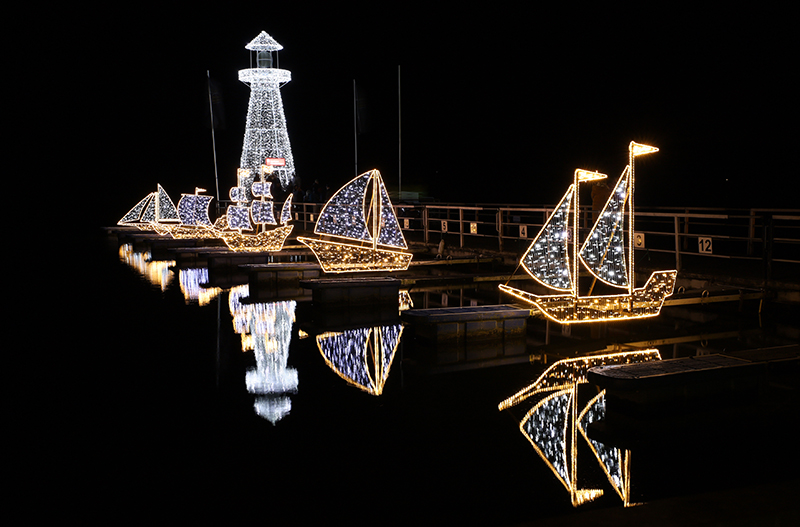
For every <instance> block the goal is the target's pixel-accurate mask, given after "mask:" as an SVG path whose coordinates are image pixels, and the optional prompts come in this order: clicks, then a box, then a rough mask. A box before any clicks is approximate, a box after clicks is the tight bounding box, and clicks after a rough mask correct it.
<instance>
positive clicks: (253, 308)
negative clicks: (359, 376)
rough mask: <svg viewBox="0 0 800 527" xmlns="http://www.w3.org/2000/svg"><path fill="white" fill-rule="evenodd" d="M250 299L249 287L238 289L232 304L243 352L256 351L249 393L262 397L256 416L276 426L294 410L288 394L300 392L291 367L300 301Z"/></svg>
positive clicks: (247, 375)
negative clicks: (254, 301) (291, 351)
mask: <svg viewBox="0 0 800 527" xmlns="http://www.w3.org/2000/svg"><path fill="white" fill-rule="evenodd" d="M248 296H249V286H247V285H242V286H237V287H234V288H232V289H231V291H230V292H229V295H228V305H229V308H230V312H231V315H232V316H233V327H234V331H236V333H238V334H239V335H241V337H242V349H243V350H244V351H248V350H250V349H252V350H253V354H254V357H255V360H256V367H255V368H251V369H249V370H247V372H246V373H245V385H246V386H247V391H248V392H250V393H252V394H255V395H257V396H259V397H257V398H256V401H255V403H254V408H255V411H256V413H257V414H258V415H260V416H261V417H264V418H265V419H267V420H269V421H270V422H271V423H272V424H275V423H276V422H277V421H278V420H280V419H282V418H283V417H285V416H286V415H287V414H288V413H289V411H290V410H291V406H292V405H291V400H290V399H289V397H288V396H286V395H285V394H287V393H294V392H296V391H297V386H298V376H297V370H296V369H294V368H290V367H288V366H287V361H288V358H289V343H290V341H291V338H292V325H293V324H294V321H295V308H296V306H297V302H295V301H294V300H288V301H282V302H269V303H253V304H250V303H247V302H246V298H247V297H248Z"/></svg>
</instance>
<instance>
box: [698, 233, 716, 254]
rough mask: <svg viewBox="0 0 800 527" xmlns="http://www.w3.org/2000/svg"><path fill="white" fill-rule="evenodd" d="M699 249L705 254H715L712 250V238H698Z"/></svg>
mask: <svg viewBox="0 0 800 527" xmlns="http://www.w3.org/2000/svg"><path fill="white" fill-rule="evenodd" d="M697 251H698V252H700V253H705V254H713V252H712V250H711V238H699V237H698V238H697Z"/></svg>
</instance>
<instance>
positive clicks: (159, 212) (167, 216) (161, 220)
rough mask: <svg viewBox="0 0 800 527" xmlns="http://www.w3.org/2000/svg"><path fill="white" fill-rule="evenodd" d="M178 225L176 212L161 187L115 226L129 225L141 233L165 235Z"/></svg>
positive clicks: (178, 220)
mask: <svg viewBox="0 0 800 527" xmlns="http://www.w3.org/2000/svg"><path fill="white" fill-rule="evenodd" d="M178 223H180V218H179V217H178V210H177V209H176V208H175V204H174V203H173V202H172V199H170V197H169V195H168V194H167V192H166V191H165V190H164V188H163V187H162V186H161V185H158V188H157V189H156V191H155V192H151V193H150V194H148V195H147V196H145V197H144V199H142V200H141V201H140V202H139V203H137V204H136V205H134V207H133V208H132V209H131V210H129V211H128V213H127V214H125V216H123V217H122V218H121V219H120V220H119V221H118V222H117V225H130V226H134V227H138V228H139V230H143V231H155V232H157V233H158V234H161V235H166V234H169V232H170V231H171V230H172V229H173V228H174V227H175V226H176V225H178Z"/></svg>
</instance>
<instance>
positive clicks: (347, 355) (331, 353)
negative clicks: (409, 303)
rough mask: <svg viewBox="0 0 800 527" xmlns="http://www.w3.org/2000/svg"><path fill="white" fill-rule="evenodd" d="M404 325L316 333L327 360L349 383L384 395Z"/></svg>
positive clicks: (369, 391)
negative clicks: (384, 387)
mask: <svg viewBox="0 0 800 527" xmlns="http://www.w3.org/2000/svg"><path fill="white" fill-rule="evenodd" d="M402 334H403V325H402V324H393V325H390V326H376V327H368V328H357V329H349V330H346V331H341V332H326V333H322V334H320V335H317V339H316V341H317V347H318V348H319V351H320V353H321V354H322V357H323V358H324V359H325V363H326V364H327V365H328V366H329V367H330V368H331V369H332V370H333V371H334V372H336V374H337V375H339V376H340V377H341V378H342V379H344V380H346V381H347V382H348V383H349V384H351V385H353V386H356V387H358V388H360V389H361V390H364V391H365V392H367V393H369V394H371V395H381V393H383V386H384V384H385V383H386V379H387V378H388V377H389V369H390V368H391V366H392V361H393V360H394V356H395V352H396V351H397V346H398V345H399V344H400V337H401V335H402Z"/></svg>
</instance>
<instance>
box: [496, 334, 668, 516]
mask: <svg viewBox="0 0 800 527" xmlns="http://www.w3.org/2000/svg"><path fill="white" fill-rule="evenodd" d="M656 360H661V356H660V355H659V352H658V350H656V349H646V350H638V351H626V352H617V353H609V354H604V355H594V356H590V357H577V358H572V359H564V360H560V361H558V362H556V363H554V364H552V365H551V366H550V367H549V368H547V369H546V370H545V371H544V372H543V373H542V374H541V375H540V376H539V378H538V379H536V381H534V382H533V383H532V384H531V385H529V386H527V387H526V388H524V389H522V390H520V391H519V392H517V393H516V394H514V395H513V396H511V397H509V398H508V399H506V400H504V401H503V402H501V403H500V404H499V405H498V409H499V410H506V409H508V408H511V407H513V406H516V405H518V404H521V403H523V402H524V401H529V402H530V401H533V406H532V407H531V408H530V409H529V410H528V411H527V413H526V414H525V416H524V417H523V418H522V420H521V421H520V424H519V429H520V432H522V434H523V435H524V436H525V437H526V438H527V439H528V441H530V443H531V445H532V446H533V448H534V450H535V451H536V453H537V454H539V456H540V457H541V458H542V460H543V461H544V462H545V463H546V464H547V466H548V467H549V468H550V469H551V470H552V471H553V473H554V474H555V476H556V477H557V478H558V480H559V481H560V482H561V484H563V485H564V487H565V488H566V489H567V491H568V492H569V493H570V498H571V501H572V505H573V506H576V507H577V506H578V505H581V504H583V503H587V502H589V501H592V500H595V499H597V498H598V497H600V496H602V495H603V489H601V488H586V487H584V486H583V485H581V484H580V483H579V481H581V479H582V478H581V477H580V475H579V472H578V452H579V437H580V436H582V437H583V438H584V440H585V441H586V442H587V444H588V445H589V447H590V449H591V452H592V453H593V454H594V456H595V458H596V460H597V462H598V463H599V464H600V467H601V468H602V470H603V472H604V473H605V476H606V477H607V478H608V481H609V483H610V484H611V485H612V487H613V488H614V490H615V491H616V492H617V494H618V495H619V496H620V498H621V499H622V501H623V504H624V505H625V506H626V507H627V506H629V505H632V504H633V500H632V499H631V476H630V452H629V451H627V450H622V449H619V448H616V447H612V446H609V445H604V444H603V443H600V442H598V441H595V440H593V439H590V438H589V436H588V435H587V432H586V429H587V427H588V426H589V424H591V423H593V422H595V421H599V420H601V419H602V418H603V416H604V412H605V391H602V392H601V393H599V394H597V395H596V396H595V397H593V398H592V399H591V400H590V401H589V402H588V403H586V404H584V403H582V402H580V401H579V398H578V386H580V385H582V384H586V383H587V382H588V380H587V378H586V374H587V372H588V371H589V369H590V368H593V367H595V366H606V365H611V364H630V363H637V362H648V361H656ZM578 434H580V436H579V435H578ZM585 468H586V467H584V469H583V470H585Z"/></svg>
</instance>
